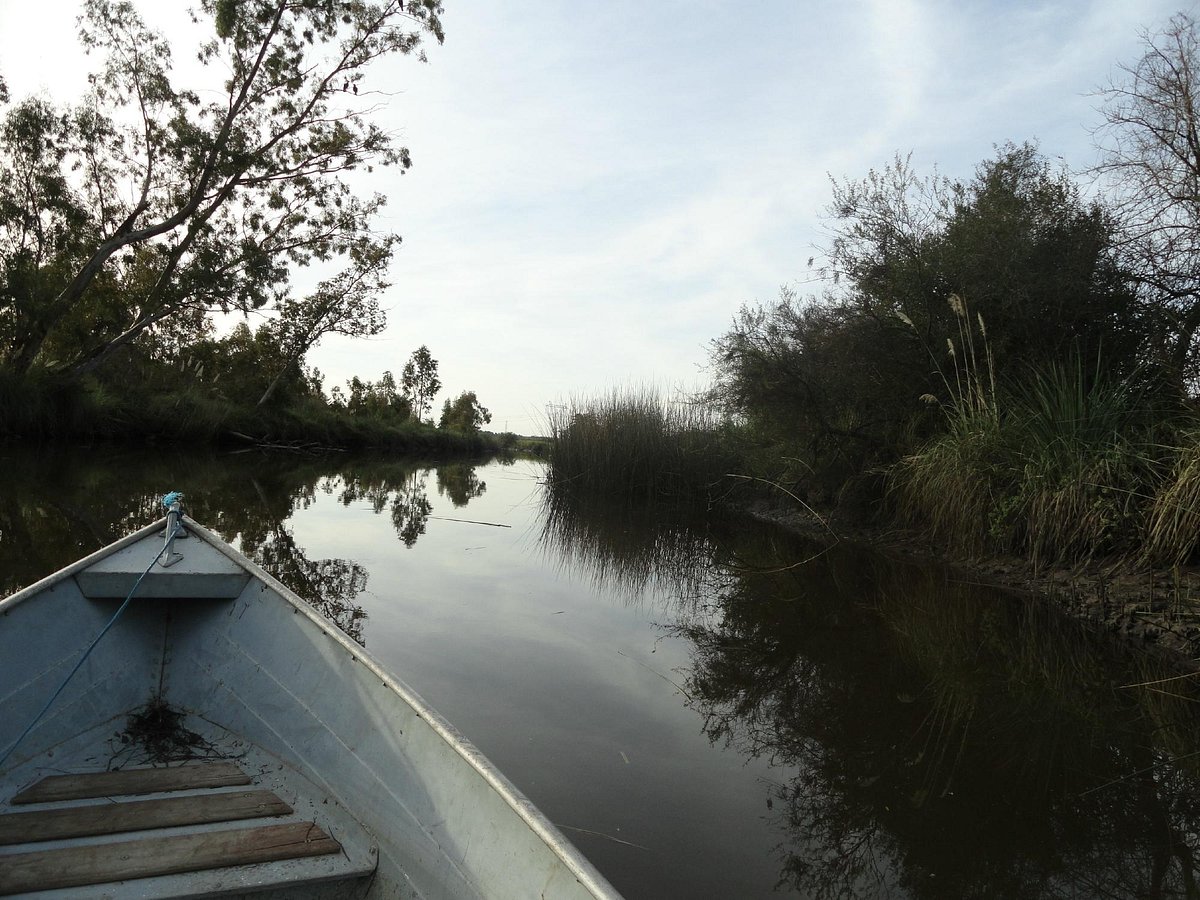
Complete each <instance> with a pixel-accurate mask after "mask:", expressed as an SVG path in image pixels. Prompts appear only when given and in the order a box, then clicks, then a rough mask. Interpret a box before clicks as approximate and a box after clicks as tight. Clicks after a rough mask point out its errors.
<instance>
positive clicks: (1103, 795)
mask: <svg viewBox="0 0 1200 900" xmlns="http://www.w3.org/2000/svg"><path fill="white" fill-rule="evenodd" d="M594 513H595V510H594V509H591V508H589V509H588V510H587V513H586V515H585V514H584V513H583V512H582V511H580V510H576V509H575V508H574V507H573V506H572V505H571V504H570V503H569V501H564V500H563V499H562V498H561V497H559V498H549V499H548V501H547V515H546V517H545V521H546V522H547V526H546V531H545V533H544V534H543V545H544V546H545V547H546V548H547V550H548V552H553V553H555V554H556V555H557V556H558V557H559V558H560V559H561V560H562V561H563V565H566V566H569V567H571V568H574V569H577V570H579V571H581V572H583V573H585V574H587V575H588V576H589V577H591V578H593V579H596V580H598V581H603V582H606V583H607V585H608V587H609V588H610V589H616V590H619V591H621V592H622V593H623V594H624V595H625V596H628V597H633V596H635V595H637V594H638V593H639V592H643V591H645V590H646V589H647V588H655V589H658V590H663V589H666V590H667V592H668V593H667V595H668V596H669V597H671V598H673V599H672V600H671V602H670V609H669V612H670V613H671V615H672V618H673V619H674V624H673V625H671V626H669V630H670V631H671V632H673V633H674V634H677V635H679V636H681V637H683V638H685V639H687V640H688V641H689V642H690V643H691V644H692V646H693V648H694V651H693V662H692V666H691V671H690V673H689V675H688V677H687V683H686V687H687V692H688V694H689V695H690V697H691V703H692V706H693V708H695V709H696V710H697V711H698V712H699V713H700V714H701V715H702V716H703V718H704V724H703V727H704V729H705V731H706V732H707V734H708V735H709V737H710V739H711V740H712V741H714V742H716V743H720V744H724V745H729V746H731V747H733V748H735V749H737V750H738V751H740V752H742V753H745V754H750V755H753V756H756V757H762V758H766V759H769V760H770V761H771V762H772V764H773V766H774V769H775V772H776V773H777V774H778V778H777V784H776V785H775V786H774V787H772V788H771V789H770V790H771V792H770V796H769V797H768V798H766V799H767V802H768V804H769V806H770V807H771V809H772V812H771V814H772V815H773V816H774V817H775V818H776V822H777V825H778V826H779V828H780V832H781V841H780V844H779V847H778V853H779V857H780V880H779V887H780V888H781V889H785V890H787V889H790V890H793V891H795V892H797V893H799V894H801V895H803V896H806V897H817V898H826V897H828V898H832V897H880V896H894V897H914V898H943V897H944V898H959V897H1013V898H1058V897H1089V898H1090V897H1122V898H1125V897H1162V898H1166V897H1197V896H1200V894H1198V892H1197V886H1196V880H1195V874H1194V866H1195V854H1196V849H1197V843H1198V841H1200V837H1198V832H1200V791H1198V790H1197V781H1196V777H1195V776H1196V771H1195V767H1194V765H1193V763H1194V762H1195V760H1196V757H1197V754H1198V753H1200V729H1198V728H1197V720H1196V714H1195V711H1194V710H1195V703H1196V701H1197V700H1198V699H1200V695H1197V692H1196V691H1194V690H1193V689H1192V687H1191V681H1190V680H1180V681H1173V682H1167V683H1166V685H1165V687H1166V689H1167V690H1168V693H1169V694H1170V695H1174V696H1170V695H1168V693H1163V690H1164V686H1163V685H1152V684H1151V685H1147V684H1146V682H1153V681H1156V680H1158V679H1162V678H1166V677H1169V676H1171V675H1172V674H1175V673H1173V672H1172V671H1170V670H1169V669H1167V668H1165V666H1164V664H1163V663H1161V662H1158V661H1156V660H1154V659H1152V658H1148V657H1146V656H1136V655H1133V654H1129V653H1125V652H1118V651H1117V650H1116V649H1115V648H1113V647H1112V646H1111V645H1110V643H1109V642H1108V641H1107V640H1106V639H1104V638H1102V637H1100V636H1097V635H1095V634H1093V633H1092V632H1091V631H1090V630H1089V629H1088V628H1087V627H1085V626H1083V625H1081V624H1079V623H1076V622H1073V621H1069V620H1066V619H1065V618H1063V617H1062V616H1060V615H1058V614H1057V613H1056V611H1055V610H1054V609H1053V608H1052V607H1050V606H1049V604H1047V603H1044V602H1037V601H1034V602H1025V601H1024V600H1022V599H1019V598H1013V597H1007V596H1002V595H1000V594H999V593H997V592H990V591H986V590H982V589H980V588H978V587H969V586H966V585H963V584H960V583H953V582H950V581H948V580H947V576H946V575H945V573H942V572H938V571H932V570H929V569H923V568H920V567H916V566H911V565H901V564H896V563H889V562H887V561H884V560H882V559H880V558H878V557H876V556H873V555H870V554H867V553H865V552H863V551H856V550H851V549H847V548H834V549H833V550H832V551H830V552H828V553H825V554H821V555H818V556H817V557H816V558H815V559H812V560H811V561H810V562H808V563H806V564H804V565H802V566H799V567H791V566H790V565H789V560H796V559H806V558H808V557H810V556H812V555H813V553H814V548H812V547H810V546H807V545H805V544H803V543H801V542H799V541H794V540H791V539H790V538H788V537H786V536H783V535H780V534H779V532H778V531H774V530H770V529H765V528H760V527H757V526H754V525H753V524H751V523H744V524H743V523H739V524H738V525H736V526H734V527H731V528H726V529H719V528H715V526H714V530H713V531H712V532H710V533H708V534H703V533H697V532H695V531H688V533H687V534H683V533H676V532H675V531H673V528H674V526H672V525H671V524H670V523H669V520H664V519H662V518H661V517H660V518H658V519H657V520H655V519H654V517H653V516H652V515H651V514H648V513H643V514H641V516H640V517H639V516H637V515H633V514H631V513H630V512H628V511H623V512H620V513H613V512H612V511H609V513H607V514H600V515H596V514H594ZM684 527H686V526H684ZM663 567H666V569H667V570H668V571H664V570H663ZM1130 685H1138V686H1136V687H1130Z"/></svg>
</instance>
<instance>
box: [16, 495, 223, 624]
mask: <svg viewBox="0 0 1200 900" xmlns="http://www.w3.org/2000/svg"><path fill="white" fill-rule="evenodd" d="M189 521H190V520H189ZM166 524H167V519H166V516H164V517H163V518H161V519H158V520H156V521H154V522H151V523H150V524H149V525H147V526H146V527H145V528H139V529H138V530H137V531H134V532H132V533H130V534H127V535H125V537H123V538H118V539H117V540H115V541H113V542H112V543H111V544H105V545H104V546H103V547H101V548H100V549H99V550H95V551H93V552H92V553H89V554H88V555H87V556H85V557H83V558H82V559H77V560H75V562H73V563H71V564H70V565H67V566H63V567H62V568H61V569H59V570H58V571H57V572H51V573H50V574H49V575H47V576H45V577H44V578H41V579H39V580H38V581H35V582H34V583H33V584H31V585H29V586H28V587H23V588H21V590H19V591H17V592H16V593H13V594H9V595H8V596H7V597H4V598H3V599H0V615H3V614H5V613H7V612H8V611H9V610H11V609H12V608H13V607H15V606H17V605H18V604H20V603H23V602H24V601H26V600H28V599H29V598H30V597H33V596H35V595H37V594H40V593H42V591H44V590H46V589H47V588H51V587H54V585H56V584H58V583H59V582H60V581H65V580H66V579H68V578H70V577H72V576H73V575H75V574H76V573H78V572H82V571H83V570H84V569H86V568H88V567H89V566H92V565H94V564H95V563H98V562H99V561H100V560H102V559H104V558H105V557H108V556H112V554H114V553H117V552H118V551H120V550H124V549H125V548H126V547H128V546H130V545H132V544H136V543H137V542H138V541H140V540H142V539H143V538H146V537H149V536H150V535H151V534H153V533H154V531H156V530H158V529H161V528H164V527H166ZM218 549H219V548H218Z"/></svg>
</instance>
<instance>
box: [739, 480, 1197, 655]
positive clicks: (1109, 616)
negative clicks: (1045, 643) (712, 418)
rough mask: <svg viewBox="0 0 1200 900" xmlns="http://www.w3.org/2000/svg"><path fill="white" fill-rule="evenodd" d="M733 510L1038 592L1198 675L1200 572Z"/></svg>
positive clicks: (780, 510) (782, 508)
mask: <svg viewBox="0 0 1200 900" xmlns="http://www.w3.org/2000/svg"><path fill="white" fill-rule="evenodd" d="M737 508H738V509H739V510H740V511H742V512H745V513H748V514H749V515H751V516H752V517H754V518H756V519H759V520H762V521H768V522H773V523H775V524H777V525H780V526H782V527H784V528H787V529H789V530H791V531H794V532H797V533H800V534H804V535H806V536H808V537H811V538H813V539H814V540H818V541H821V542H824V543H828V542H831V541H838V542H846V543H852V544H860V545H864V546H869V547H870V548H871V549H873V550H876V551H879V552H882V553H884V554H885V555H889V556H893V557H897V558H902V559H910V560H917V561H930V562H937V563H940V564H942V565H945V566H947V567H948V568H949V569H950V570H951V571H953V572H955V573H957V574H959V575H960V576H961V577H962V578H963V579H964V580H968V581H972V582H977V583H980V584H985V585H988V586H991V587H998V588H1003V589H1007V590H1012V591H1019V592H1022V593H1026V594H1036V595H1038V596H1041V597H1044V598H1045V599H1046V600H1047V602H1050V603H1054V604H1055V605H1057V606H1058V607H1059V608H1060V609H1062V610H1064V611H1065V612H1067V613H1068V614H1070V615H1072V616H1074V617H1075V618H1078V619H1080V620H1082V621H1085V622H1087V623H1089V624H1091V625H1093V626H1095V627H1096V628H1098V629H1101V630H1103V631H1105V632H1108V633H1110V634H1112V635H1114V636H1115V637H1117V638H1118V639H1120V640H1122V641H1124V642H1127V643H1129V644H1130V645H1133V646H1138V647H1141V648H1149V649H1152V650H1156V651H1158V652H1161V653H1164V654H1166V655H1168V656H1169V657H1170V658H1171V660H1172V662H1174V663H1175V664H1177V665H1179V666H1181V667H1182V668H1185V669H1188V670H1192V671H1200V568H1197V567H1186V568H1180V569H1174V570H1173V569H1167V568H1159V569H1151V568H1135V567H1133V566H1132V565H1131V564H1129V563H1128V562H1121V563H1111V562H1106V561H1103V560H1100V561H1092V562H1089V563H1085V564H1080V565H1076V566H1072V567H1066V566H1060V567H1051V568H1045V567H1043V568H1040V569H1039V568H1037V567H1035V566H1034V565H1033V564H1032V563H1031V562H1030V561H1029V560H1027V559H1021V558H1019V557H1014V556H998V555H996V556H978V557H972V558H964V557H961V556H956V555H954V554H952V553H949V552H948V551H947V550H946V549H945V548H944V547H941V546H939V545H937V544H936V543H934V542H933V541H931V540H930V539H929V538H927V537H923V536H921V535H919V534H915V533H912V532H907V531H903V530H900V529H896V528H891V529H887V528H879V527H872V526H867V525H863V524H862V523H859V522H855V521H853V520H851V519H850V518H848V517H838V516H834V517H832V519H829V520H826V519H822V518H820V517H818V516H817V515H816V514H815V513H813V512H811V511H809V510H805V509H803V508H800V507H797V506H796V505H795V504H792V505H790V506H788V505H783V504H779V503H774V502H771V501H767V500H753V501H750V502H748V503H744V504H739V505H738V506H737Z"/></svg>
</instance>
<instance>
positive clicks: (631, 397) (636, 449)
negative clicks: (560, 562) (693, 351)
mask: <svg viewBox="0 0 1200 900" xmlns="http://www.w3.org/2000/svg"><path fill="white" fill-rule="evenodd" d="M550 437H551V449H550V475H549V479H550V484H551V487H552V488H554V489H567V490H571V491H577V492H580V493H586V494H597V495H606V496H613V497H617V496H619V497H626V498H630V499H635V498H640V499H662V498H673V499H683V498H697V497H700V498H703V497H708V496H711V495H712V493H713V491H714V490H715V488H716V486H717V485H718V484H719V483H720V482H721V480H722V479H723V477H724V475H725V473H727V472H730V471H732V469H733V465H734V463H733V460H732V456H731V454H730V452H729V450H728V442H727V440H726V439H725V437H724V435H723V430H722V428H721V425H720V422H719V420H718V418H717V416H716V415H715V413H713V412H712V411H711V410H709V409H708V408H707V407H704V406H702V405H700V404H696V403H681V402H673V401H670V400H667V399H666V398H665V397H663V396H662V394H661V393H660V392H658V391H657V390H656V389H654V388H650V387H635V388H618V389H614V390H613V391H612V392H611V393H609V394H608V395H607V396H604V397H599V398H595V399H592V400H588V401H582V400H572V401H571V402H569V403H568V404H566V405H565V406H562V407H558V408H557V409H556V410H554V412H553V414H552V415H551V419H550Z"/></svg>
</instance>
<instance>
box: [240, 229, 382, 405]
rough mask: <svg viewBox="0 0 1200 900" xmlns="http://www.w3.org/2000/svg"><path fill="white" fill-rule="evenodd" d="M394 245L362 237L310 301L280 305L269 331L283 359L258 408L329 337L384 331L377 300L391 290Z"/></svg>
mask: <svg viewBox="0 0 1200 900" xmlns="http://www.w3.org/2000/svg"><path fill="white" fill-rule="evenodd" d="M393 243H394V240H393V238H392V237H390V236H389V237H387V238H384V239H383V240H375V239H371V238H364V239H363V240H362V241H360V242H359V244H358V245H357V246H355V247H353V248H352V249H351V250H350V252H349V256H350V264H349V265H348V266H347V267H346V268H345V269H343V270H342V271H341V272H339V273H338V274H337V275H335V276H334V277H332V278H327V279H325V280H324V281H322V282H321V283H320V285H318V287H317V289H316V290H315V291H314V292H313V293H311V294H309V295H308V296H307V297H304V298H303V299H293V298H291V297H288V298H286V299H284V300H283V301H282V302H281V303H280V305H279V317H278V318H276V319H274V320H272V321H271V323H270V324H269V325H267V326H266V327H267V329H268V330H269V332H270V333H271V334H272V336H273V337H274V338H275V340H276V341H277V343H278V346H279V349H280V353H279V358H278V359H277V361H276V371H275V374H274V376H273V377H272V379H271V382H270V384H269V385H268V386H267V389H266V390H265V391H263V394H262V396H261V397H260V398H259V400H258V404H257V405H258V406H263V405H265V404H266V403H267V401H268V400H270V399H271V395H272V394H274V393H275V389H276V388H277V387H278V386H279V383H280V382H281V381H282V380H283V378H284V376H285V375H286V374H287V373H288V372H289V371H292V370H294V369H295V368H296V367H297V366H298V365H299V364H300V361H301V360H302V359H303V358H304V355H305V354H306V353H308V351H309V350H311V349H312V348H313V347H314V346H316V344H317V342H318V341H319V340H321V338H323V337H324V336H325V335H327V334H341V335H345V336H347V337H373V336H374V335H377V334H379V333H380V332H381V331H383V329H384V326H385V324H386V322H387V319H386V316H385V315H384V312H383V310H382V309H381V308H380V306H379V300H378V295H379V293H380V292H381V291H383V290H384V289H385V288H386V287H387V286H388V285H387V282H386V281H385V280H384V276H385V274H386V271H387V264H388V261H389V260H390V259H391V253H392V245H393Z"/></svg>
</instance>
